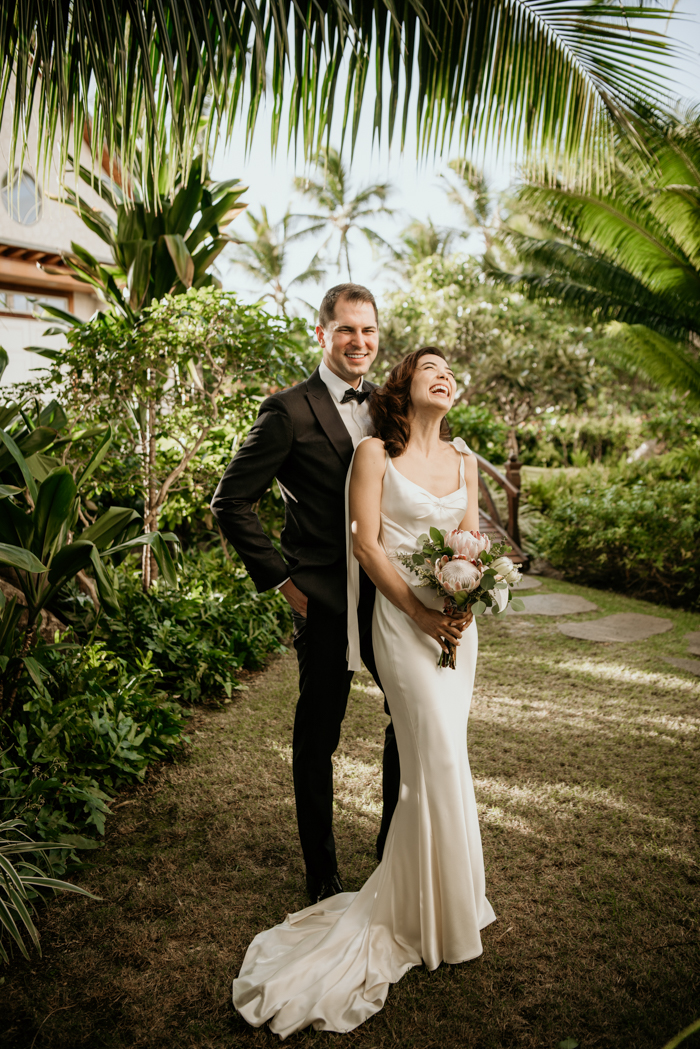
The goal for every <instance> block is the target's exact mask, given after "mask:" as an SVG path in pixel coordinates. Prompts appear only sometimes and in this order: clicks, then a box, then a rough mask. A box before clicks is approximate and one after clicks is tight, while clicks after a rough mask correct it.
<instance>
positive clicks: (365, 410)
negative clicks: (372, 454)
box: [318, 361, 371, 448]
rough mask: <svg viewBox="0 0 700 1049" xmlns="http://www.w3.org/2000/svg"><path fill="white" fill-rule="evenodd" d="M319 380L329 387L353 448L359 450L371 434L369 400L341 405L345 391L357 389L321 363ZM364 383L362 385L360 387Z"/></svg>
mask: <svg viewBox="0 0 700 1049" xmlns="http://www.w3.org/2000/svg"><path fill="white" fill-rule="evenodd" d="M318 374H319V378H320V379H321V381H322V382H324V383H325V385H326V386H327V387H328V391H329V393H330V395H331V397H332V398H333V402H334V404H335V406H336V408H337V409H338V415H339V416H340V418H341V419H342V420H343V424H344V426H345V429H346V430H347V431H348V433H349V434H350V440H351V441H352V446H353V448H357V446H358V444H359V443H360V441H361V440H362V438H363V437H367V436H368V434H369V432H370V427H371V420H370V416H369V407H368V406H367V399H366V398H365V400H364V401H363V402H362V404H358V402H357V401H347V402H346V403H345V404H341V403H340V402H341V401H342V399H343V397H344V395H345V391H346V390H353V389H355V387H354V386H351V385H350V383H349V382H346V381H345V379H341V378H339V377H338V376H337V375H336V374H335V372H332V371H331V370H330V368H327V367H326V365H325V364H324V363H323V361H321V363H320V364H319V366H318ZM361 385H362V383H360V386H361Z"/></svg>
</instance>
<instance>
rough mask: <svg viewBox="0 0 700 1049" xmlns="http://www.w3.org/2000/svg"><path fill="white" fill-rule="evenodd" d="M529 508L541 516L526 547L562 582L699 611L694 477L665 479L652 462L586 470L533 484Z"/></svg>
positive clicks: (699, 495) (698, 498)
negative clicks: (560, 574) (560, 575)
mask: <svg viewBox="0 0 700 1049" xmlns="http://www.w3.org/2000/svg"><path fill="white" fill-rule="evenodd" d="M664 458H665V457H662V459H664ZM668 472H669V473H670V472H671V471H668ZM528 502H529V505H530V507H531V508H536V509H538V510H539V511H540V512H541V513H542V515H543V516H542V518H541V519H540V521H539V522H538V523H537V524H536V525H535V526H534V528H533V531H532V532H531V536H530V538H531V541H532V542H533V543H534V545H535V547H536V549H537V552H538V553H539V554H540V555H541V556H543V557H545V558H546V559H547V560H548V561H549V562H550V563H551V564H552V565H553V566H554V567H555V568H557V569H560V570H561V571H563V572H564V573H565V574H566V576H567V578H569V579H575V580H577V581H578V582H581V583H585V584H589V585H591V586H600V587H604V588H605V589H611V590H618V591H620V592H621V593H630V594H634V596H635V597H641V598H644V599H646V600H649V601H658V602H660V603H662V604H665V605H670V606H681V607H685V608H692V609H697V608H700V481H699V480H698V479H694V480H688V479H686V478H683V477H680V476H678V474H677V473H676V475H675V476H668V475H666V476H664V467H663V463H659V462H658V461H657V462H656V463H653V464H651V466H650V465H648V464H639V465H638V466H635V467H633V468H627V469H624V470H617V471H606V470H604V469H600V468H592V469H589V470H582V471H581V472H580V473H579V475H578V476H576V477H567V476H565V475H564V474H560V473H557V474H555V475H554V476H553V477H551V478H550V479H549V480H547V481H539V482H535V483H533V484H532V485H531V486H530V489H529V492H528Z"/></svg>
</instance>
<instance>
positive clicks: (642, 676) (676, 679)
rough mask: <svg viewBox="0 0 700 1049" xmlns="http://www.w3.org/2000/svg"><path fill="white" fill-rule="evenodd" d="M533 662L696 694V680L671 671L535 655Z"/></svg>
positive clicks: (613, 679)
mask: <svg viewBox="0 0 700 1049" xmlns="http://www.w3.org/2000/svg"><path fill="white" fill-rule="evenodd" d="M621 655H623V658H624V655H626V653H624V654H622V653H621ZM533 663H540V664H542V665H544V666H551V665H556V667H557V668H558V669H559V670H564V671H567V670H568V671H571V672H572V673H575V674H590V675H591V677H596V678H605V680H607V681H617V682H619V683H620V684H623V685H644V686H646V687H647V688H654V689H661V690H662V691H665V692H674V693H675V692H684V693H687V694H689V695H697V694H698V682H697V681H692V680H690V679H689V678H683V677H680V676H678V675H676V674H674V673H673V672H672V671H669V672H664V671H649V670H639V669H636V668H633V667H630V666H627V665H625V664H624V663H623V664H620V663H613V662H604V663H603V662H600V661H597V660H592V659H569V660H557V661H556V662H555V663H554V664H553V661H552V660H547V659H543V658H541V657H539V656H535V657H533Z"/></svg>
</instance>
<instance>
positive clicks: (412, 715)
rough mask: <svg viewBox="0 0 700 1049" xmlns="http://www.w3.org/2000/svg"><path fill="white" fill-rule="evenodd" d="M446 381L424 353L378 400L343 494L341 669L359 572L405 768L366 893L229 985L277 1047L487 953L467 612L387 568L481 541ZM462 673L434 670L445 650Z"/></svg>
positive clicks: (274, 947) (257, 947)
mask: <svg viewBox="0 0 700 1049" xmlns="http://www.w3.org/2000/svg"><path fill="white" fill-rule="evenodd" d="M454 397H455V379H454V375H453V374H452V371H451V370H450V368H449V366H448V364H447V362H446V360H445V358H444V356H443V354H442V352H441V351H440V350H439V349H436V348H435V347H424V348H423V349H421V350H417V351H416V352H415V353H410V354H409V355H408V356H407V357H405V358H404V360H403V361H401V363H400V364H398V365H397V366H396V367H395V368H394V369H393V371H392V372H391V374H390V375H389V378H388V380H387V382H386V385H385V386H383V387H382V388H380V389H378V390H376V391H375V392H374V393H373V394H372V397H371V400H370V402H369V403H370V406H371V415H372V419H373V423H374V429H375V433H376V435H377V436H376V437H368V438H365V439H364V440H363V441H362V442H361V443H360V444H359V445H358V447H357V449H356V452H355V456H354V460H353V464H352V466H351V468H350V474H349V482H348V519H347V529H348V537H349V551H348V599H349V600H348V609H349V611H348V638H349V644H348V666H349V669H351V670H359V669H360V663H359V645H358V634H357V623H356V615H355V609H356V607H357V578H358V574H359V568H358V562H359V564H360V565H362V567H363V568H364V570H365V571H366V572H367V574H368V575H369V576H370V578H371V579H372V580H373V582H374V583H375V584H376V587H377V597H376V602H375V607H374V620H373V625H372V637H373V643H374V652H375V656H376V661H377V668H378V670H379V675H380V677H381V681H382V686H383V688H384V691H385V693H386V696H387V700H388V703H389V708H390V710H391V715H392V719H393V722H394V727H395V731H396V739H397V742H398V747H399V755H400V760H401V791H400V797H399V802H398V805H397V807H396V811H395V813H394V817H393V820H392V823H391V828H390V830H389V835H388V838H387V842H386V847H385V851H384V856H383V859H382V862H381V863H380V864H379V866H378V867H377V868H376V870H375V871H374V873H373V874H372V875H371V876H370V878H369V879H368V880H367V881H366V882H365V884H364V886H363V887H362V888H361V889H360V891H359V892H345V893H341V894H339V895H337V896H331V897H330V898H329V899H326V900H323V901H322V902H320V903H317V904H314V905H312V906H311V907H306V908H305V909H304V910H302V911H299V912H297V913H296V914H290V915H288V917H287V919H286V921H284V922H283V923H282V924H281V925H277V926H275V927H274V928H272V929H268V930H266V931H265V932H262V933H259V934H258V935H257V936H256V937H255V939H254V940H253V942H252V943H251V945H250V947H249V948H248V951H247V953H246V956H245V959H244V961H243V965H242V966H241V971H240V974H239V976H238V978H237V979H236V980H234V982H233V1003H234V1005H235V1007H236V1008H237V1009H238V1011H239V1012H240V1013H241V1014H242V1016H244V1017H245V1019H246V1020H247V1021H248V1022H249V1023H251V1024H253V1025H255V1026H259V1025H261V1024H263V1023H265V1022H266V1021H268V1020H270V1021H271V1024H270V1027H271V1029H272V1031H274V1032H276V1033H277V1034H279V1035H280V1037H281V1038H286V1037H287V1036H288V1035H290V1034H292V1033H293V1032H294V1031H298V1030H301V1029H302V1028H304V1027H308V1026H309V1025H313V1026H314V1027H315V1028H316V1029H317V1030H324V1031H351V1030H352V1029H353V1028H355V1027H357V1026H358V1025H359V1024H361V1023H362V1022H363V1021H364V1020H366V1019H367V1018H368V1017H369V1016H371V1015H372V1014H373V1013H376V1012H378V1011H379V1010H380V1009H381V1008H382V1006H383V1005H384V1002H385V1000H386V996H387V993H388V990H389V985H390V984H391V983H396V981H397V980H399V979H400V978H401V976H403V974H404V973H405V972H406V971H407V970H408V969H410V968H411V966H413V965H419V964H420V963H421V961H422V962H424V963H425V965H426V966H427V967H428V968H429V969H436V968H437V966H438V965H439V964H440V963H441V962H443V961H444V962H451V963H457V962H464V961H468V960H469V959H471V958H476V957H477V956H478V955H480V954H481V952H482V947H481V937H480V935H479V933H480V930H481V929H483V928H484V927H485V926H486V925H488V924H489V922H492V921H494V919H495V915H494V913H493V910H492V908H491V905H490V903H489V902H488V900H487V899H486V893H485V880H484V861H483V855H482V850H481V836H480V833H479V824H478V819H477V809H476V801H475V798H474V788H473V785H472V779H471V773H470V770H469V759H468V757H467V717H468V715H469V705H470V702H471V695H472V687H473V683H474V671H475V667H476V654H477V633H476V624H475V623H474V622H472V617H471V613H468V614H467V615H463V616H461V617H459V618H458V617H450V616H448V615H447V614H446V613H444V612H443V611H442V599H441V598H439V597H437V595H436V594H435V593H434V591H432V590H430V589H427V588H420V587H417V586H415V585H414V584H415V583H416V582H417V577H416V576H415V575H412V574H410V573H409V572H408V571H407V570H406V569H405V568H403V567H402V565H401V564H400V563H399V562H398V561H397V560H396V559H395V558H394V557H393V555H394V554H395V553H396V552H397V551H401V552H406V551H407V552H411V553H414V552H415V551H417V550H418V549H420V546H421V544H420V543H419V542H418V537H419V536H420V535H422V534H423V533H425V532H427V531H428V530H429V528H430V526H431V525H434V526H435V527H437V528H444V529H446V530H451V529H453V528H463V529H467V530H472V529H474V530H476V529H477V528H478V524H479V518H478V505H477V467H476V461H475V459H474V457H473V455H471V453H470V452H469V450H468V448H467V446H466V445H465V444H464V442H463V441H460V440H459V439H458V440H456V441H453V442H450V441H449V430H448V427H447V423H446V421H445V415H446V414H447V412H448V411H449V409H450V408H451V407H452V404H453V401H454ZM446 638H449V639H450V640H452V641H453V642H455V643H456V644H458V645H460V647H459V650H458V656H457V667H456V669H455V670H452V669H449V668H445V669H442V668H440V667H439V666H438V662H439V657H440V649H441V648H442V649H443V650H446V641H445V639H446Z"/></svg>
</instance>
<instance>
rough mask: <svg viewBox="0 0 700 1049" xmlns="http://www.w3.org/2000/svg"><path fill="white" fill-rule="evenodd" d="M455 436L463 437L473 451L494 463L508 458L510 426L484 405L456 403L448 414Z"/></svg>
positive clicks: (502, 461)
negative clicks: (507, 442) (507, 446)
mask: <svg viewBox="0 0 700 1049" xmlns="http://www.w3.org/2000/svg"><path fill="white" fill-rule="evenodd" d="M447 420H448V422H449V424H450V430H451V431H452V436H453V437H461V438H462V439H463V440H465V441H466V442H467V444H468V445H469V447H470V448H471V449H472V451H475V452H478V453H479V454H480V455H482V456H483V457H484V458H485V459H489V460H490V461H491V462H494V463H504V462H505V461H506V459H507V458H508V450H507V448H506V439H507V436H508V427H507V426H506V424H505V423H504V422H501V420H500V419H499V418H497V417H496V416H495V415H494V414H493V412H490V411H489V409H488V408H486V407H484V405H479V404H466V403H465V402H464V401H462V402H461V404H456V405H455V406H454V408H453V409H452V411H451V412H450V413H449V415H448V416H447Z"/></svg>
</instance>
